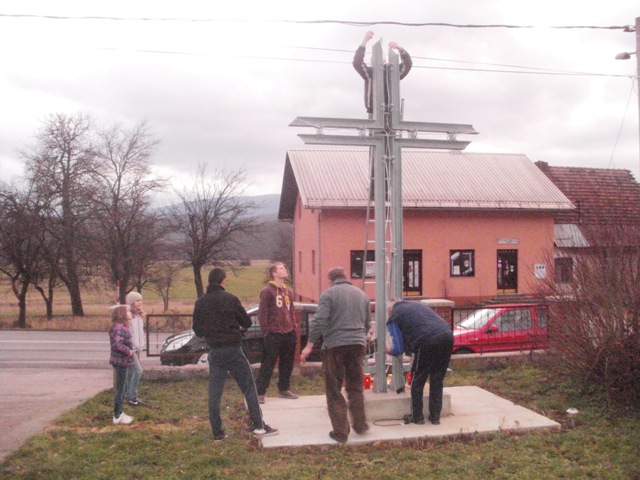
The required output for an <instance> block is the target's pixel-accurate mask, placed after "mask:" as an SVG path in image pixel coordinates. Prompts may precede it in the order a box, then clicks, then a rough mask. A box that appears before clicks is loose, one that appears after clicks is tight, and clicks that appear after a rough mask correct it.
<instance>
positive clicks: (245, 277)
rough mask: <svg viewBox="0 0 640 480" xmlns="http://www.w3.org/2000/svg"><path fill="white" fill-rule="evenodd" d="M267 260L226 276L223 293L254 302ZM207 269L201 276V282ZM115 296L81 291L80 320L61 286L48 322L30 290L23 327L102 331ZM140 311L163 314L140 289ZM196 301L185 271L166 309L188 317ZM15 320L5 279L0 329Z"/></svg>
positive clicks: (154, 298)
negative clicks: (51, 316)
mask: <svg viewBox="0 0 640 480" xmlns="http://www.w3.org/2000/svg"><path fill="white" fill-rule="evenodd" d="M268 265H269V262H268V261H267V260H254V261H252V264H251V266H249V267H245V268H243V269H242V270H240V271H238V273H237V275H233V273H231V272H228V279H227V290H229V291H230V292H231V293H233V294H235V295H237V296H238V297H239V298H240V300H241V301H242V302H243V304H244V305H247V306H248V305H251V304H253V303H256V302H257V301H258V298H259V295H260V291H261V290H262V288H263V287H264V281H265V278H266V276H265V275H266V274H265V272H266V269H267V268H268ZM207 274H208V269H207V270H206V271H205V272H204V277H205V278H204V281H205V283H206V276H207ZM115 296H116V292H115V289H113V290H111V291H110V290H109V289H108V288H106V287H104V286H96V285H88V286H86V287H85V288H84V289H83V291H82V302H83V307H84V311H85V316H84V317H74V316H72V315H71V305H70V301H69V294H68V292H67V291H66V289H65V288H64V287H63V286H61V287H58V289H57V290H56V292H55V295H54V302H53V313H54V316H53V318H52V319H48V318H47V317H46V310H45V305H44V301H43V300H42V297H40V294H39V293H38V292H36V291H35V290H34V289H31V290H30V292H29V294H28V295H27V326H28V328H32V329H35V330H84V331H104V330H108V328H109V325H110V324H111V319H110V317H109V313H108V308H109V305H111V304H112V303H113V298H114V297H115ZM142 296H143V297H144V308H145V311H146V312H147V313H163V304H162V298H160V296H159V295H158V294H157V293H155V292H153V291H151V290H150V289H143V290H142ZM195 300H196V289H195V285H194V282H193V272H192V271H191V270H190V269H189V268H185V269H184V270H183V271H182V273H181V276H180V279H179V281H178V282H177V284H176V286H175V287H174V288H173V290H172V292H171V299H170V302H169V309H170V311H171V312H172V313H183V314H189V313H191V311H192V310H193V303H194V302H195ZM17 316H18V301H17V300H16V298H15V296H14V295H13V293H12V292H11V285H10V283H9V281H8V279H7V278H6V277H2V278H0V328H9V327H11V326H12V325H13V323H14V322H15V321H16V319H17Z"/></svg>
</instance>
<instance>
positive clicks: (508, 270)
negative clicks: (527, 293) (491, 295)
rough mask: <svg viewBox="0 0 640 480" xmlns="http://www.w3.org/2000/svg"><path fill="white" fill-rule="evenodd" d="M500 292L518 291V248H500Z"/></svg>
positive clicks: (498, 271) (498, 270)
mask: <svg viewBox="0 0 640 480" xmlns="http://www.w3.org/2000/svg"><path fill="white" fill-rule="evenodd" d="M497 273H498V278H497V280H498V292H500V293H517V292H518V250H498V269H497Z"/></svg>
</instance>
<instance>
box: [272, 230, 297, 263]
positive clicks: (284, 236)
mask: <svg viewBox="0 0 640 480" xmlns="http://www.w3.org/2000/svg"><path fill="white" fill-rule="evenodd" d="M274 230H275V241H276V243H275V245H274V246H273V248H272V250H271V256H270V258H271V261H272V262H282V263H284V264H285V265H288V266H289V268H290V269H291V268H292V266H293V225H292V224H291V223H287V222H278V223H277V224H276V226H275V229H274Z"/></svg>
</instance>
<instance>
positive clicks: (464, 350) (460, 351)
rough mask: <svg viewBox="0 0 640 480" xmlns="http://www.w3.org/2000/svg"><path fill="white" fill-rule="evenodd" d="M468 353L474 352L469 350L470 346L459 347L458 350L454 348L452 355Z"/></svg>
mask: <svg viewBox="0 0 640 480" xmlns="http://www.w3.org/2000/svg"><path fill="white" fill-rule="evenodd" d="M469 353H475V352H474V351H473V350H471V349H470V348H464V347H463V348H459V349H458V350H455V351H454V352H453V354H454V355H467V354H469Z"/></svg>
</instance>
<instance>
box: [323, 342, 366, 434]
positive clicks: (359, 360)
mask: <svg viewBox="0 0 640 480" xmlns="http://www.w3.org/2000/svg"><path fill="white" fill-rule="evenodd" d="M364 351H365V348H364V346H362V345H344V346H340V347H334V348H329V349H327V350H323V352H322V373H323V375H324V385H325V393H326V396H327V407H328V410H329V418H330V419H331V426H332V427H333V433H334V434H335V436H336V439H338V441H342V442H346V441H347V438H348V436H349V431H350V428H349V417H348V415H347V408H348V410H349V412H351V418H352V420H353V429H354V430H355V431H356V433H364V432H365V431H366V430H367V428H368V426H367V418H366V415H365V411H364V395H363V393H362V390H363V388H364ZM343 383H344V386H345V390H346V391H347V398H348V399H349V403H348V405H347V402H346V401H345V399H344V397H343V396H342V385H343Z"/></svg>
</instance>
